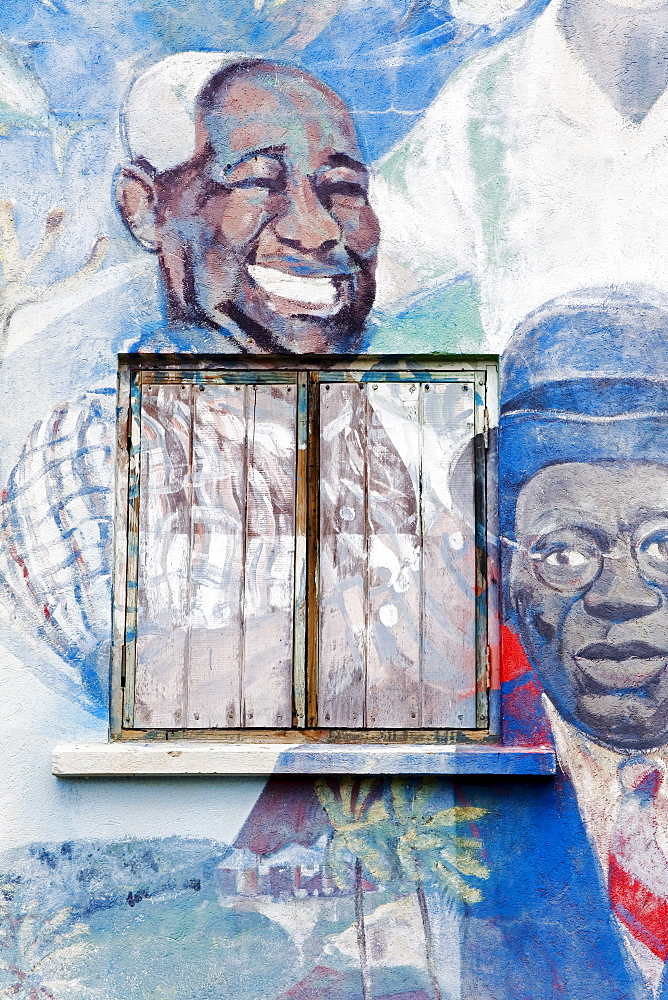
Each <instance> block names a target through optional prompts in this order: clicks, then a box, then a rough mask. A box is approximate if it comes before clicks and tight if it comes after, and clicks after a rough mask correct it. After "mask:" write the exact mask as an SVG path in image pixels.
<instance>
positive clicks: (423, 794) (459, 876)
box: [385, 778, 490, 1000]
mask: <svg viewBox="0 0 668 1000" xmlns="http://www.w3.org/2000/svg"><path fill="white" fill-rule="evenodd" d="M438 787H439V785H438V782H437V780H436V779H435V778H423V779H422V780H421V781H420V782H418V783H417V784H416V783H415V782H406V781H402V780H401V779H399V778H393V779H392V780H391V781H389V782H388V784H387V787H386V791H385V801H386V802H387V803H388V812H390V813H391V815H392V820H393V825H394V827H395V830H396V858H397V862H398V864H399V866H400V868H401V873H402V875H403V876H404V878H405V879H406V880H408V881H409V882H410V883H412V885H413V886H414V887H415V893H416V895H417V900H418V905H419V907H420V917H421V919H422V927H423V931H424V942H425V954H426V958H427V969H428V972H429V978H430V979H431V984H432V990H433V993H434V1000H443V994H442V991H441V986H440V983H439V980H438V975H437V972H436V956H435V952H434V938H433V933H432V927H431V921H430V918H429V907H428V903H427V892H426V889H427V887H429V886H433V887H437V888H439V889H440V890H441V891H442V892H444V893H445V894H446V896H447V897H448V898H449V899H451V900H453V901H455V902H457V903H467V904H473V903H477V902H479V901H480V900H481V899H482V892H481V890H480V888H479V887H478V886H477V885H476V884H475V883H473V884H472V883H471V882H470V881H469V880H470V879H476V880H478V879H486V878H489V874H490V873H489V869H488V868H486V867H485V865H484V864H482V862H481V861H480V852H481V850H482V848H483V842H482V840H481V839H480V838H479V837H477V836H472V835H468V836H461V835H459V834H458V832H457V831H458V830H459V829H461V826H462V825H467V826H468V827H469V831H470V824H472V823H475V821H476V820H478V819H481V818H482V817H483V816H484V815H486V813H487V810H486V809H479V808H476V807H474V806H452V807H451V808H449V809H440V810H438V811H436V812H435V811H434V808H433V802H434V798H435V795H436V793H437V792H438Z"/></svg>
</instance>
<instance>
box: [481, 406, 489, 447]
mask: <svg viewBox="0 0 668 1000" xmlns="http://www.w3.org/2000/svg"><path fill="white" fill-rule="evenodd" d="M482 436H483V440H484V442H485V451H487V449H488V448H489V410H488V409H487V407H485V409H484V410H483V414H482Z"/></svg>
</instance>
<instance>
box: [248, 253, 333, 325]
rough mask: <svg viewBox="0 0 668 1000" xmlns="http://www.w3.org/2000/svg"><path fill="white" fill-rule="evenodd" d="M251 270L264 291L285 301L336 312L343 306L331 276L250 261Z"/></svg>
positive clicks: (249, 267)
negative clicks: (280, 268) (291, 272)
mask: <svg viewBox="0 0 668 1000" xmlns="http://www.w3.org/2000/svg"><path fill="white" fill-rule="evenodd" d="M248 273H249V274H250V276H251V278H252V279H253V281H254V282H255V284H256V285H258V286H259V287H260V288H261V289H262V291H263V292H266V293H267V294H268V295H272V296H274V297H275V298H278V299H284V300H285V301H286V302H294V303H297V304H300V305H305V306H313V307H315V308H317V309H326V310H331V313H332V314H334V313H336V312H338V311H339V309H340V308H341V305H342V303H341V300H340V298H339V293H338V289H337V287H336V285H335V283H334V281H333V280H332V279H331V278H326V277H321V276H314V277H308V276H306V275H296V274H286V272H285V271H279V270H277V268H275V267H265V266H264V265H263V264H249V266H248Z"/></svg>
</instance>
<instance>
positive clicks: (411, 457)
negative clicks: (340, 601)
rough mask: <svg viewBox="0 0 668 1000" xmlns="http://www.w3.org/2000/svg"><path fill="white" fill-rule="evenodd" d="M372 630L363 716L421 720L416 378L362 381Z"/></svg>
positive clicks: (399, 724)
mask: <svg viewBox="0 0 668 1000" xmlns="http://www.w3.org/2000/svg"><path fill="white" fill-rule="evenodd" d="M365 392H366V395H367V398H368V400H369V403H370V408H369V409H368V411H367V422H368V431H367V453H366V458H367V470H368V471H367V520H368V532H369V543H368V631H367V676H366V706H367V711H366V722H367V725H368V726H372V727H374V728H378V727H386V728H408V727H414V726H420V725H421V724H422V720H421V697H420V625H421V553H420V524H419V496H420V424H419V412H418V411H419V407H418V399H419V386H418V385H417V384H416V383H412V384H407V383H403V384H402V383H400V382H394V383H392V382H385V383H372V384H367V385H366V386H365Z"/></svg>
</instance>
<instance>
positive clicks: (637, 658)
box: [575, 641, 668, 690]
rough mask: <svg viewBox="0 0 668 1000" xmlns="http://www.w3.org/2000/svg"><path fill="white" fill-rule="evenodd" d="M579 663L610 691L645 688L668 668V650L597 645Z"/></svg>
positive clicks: (585, 650)
mask: <svg viewBox="0 0 668 1000" xmlns="http://www.w3.org/2000/svg"><path fill="white" fill-rule="evenodd" d="M575 659H576V660H577V662H578V664H579V666H580V668H581V669H582V670H583V672H584V673H585V674H586V675H587V676H588V677H589V678H590V679H591V680H593V681H594V682H595V683H598V684H600V685H601V686H603V687H605V688H608V689H612V688H614V689H617V690H621V689H624V688H627V689H632V688H636V687H642V686H644V685H646V684H648V683H649V682H650V681H652V680H654V679H655V678H656V677H657V676H658V675H659V674H660V673H661V672H662V671H663V670H665V668H666V666H668V650H665V649H660V648H659V647H658V646H652V645H651V644H650V643H647V642H640V641H633V642H622V643H608V642H593V643H590V645H588V646H585V647H583V648H582V649H581V650H579V651H578V652H577V653H576V655H575Z"/></svg>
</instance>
